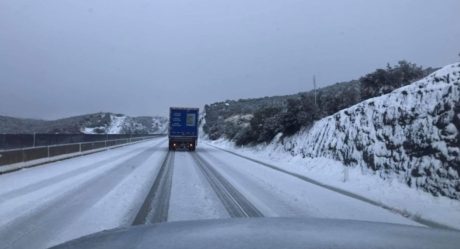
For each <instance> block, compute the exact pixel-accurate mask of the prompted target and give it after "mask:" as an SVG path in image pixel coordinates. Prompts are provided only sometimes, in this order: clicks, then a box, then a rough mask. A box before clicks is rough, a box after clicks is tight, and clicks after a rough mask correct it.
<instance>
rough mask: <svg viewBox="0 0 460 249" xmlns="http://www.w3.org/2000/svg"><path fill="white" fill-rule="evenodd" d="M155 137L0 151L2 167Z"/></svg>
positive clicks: (0, 164)
mask: <svg viewBox="0 0 460 249" xmlns="http://www.w3.org/2000/svg"><path fill="white" fill-rule="evenodd" d="M155 137H158V136H146V137H130V138H124V139H112V140H102V141H92V142H81V143H70V144H57V145H49V146H39V147H29V148H20V149H11V150H2V151H0V167H1V166H6V165H10V164H15V163H22V162H28V161H32V160H37V159H43V158H51V157H55V156H60V155H65V154H71V153H84V152H89V151H92V150H96V149H103V148H109V147H113V146H117V145H122V144H127V143H132V142H138V141H142V140H146V139H151V138H155Z"/></svg>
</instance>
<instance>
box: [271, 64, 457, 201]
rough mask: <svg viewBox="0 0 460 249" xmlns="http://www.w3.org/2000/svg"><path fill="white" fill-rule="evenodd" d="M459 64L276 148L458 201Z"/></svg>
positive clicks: (368, 102)
mask: <svg viewBox="0 0 460 249" xmlns="http://www.w3.org/2000/svg"><path fill="white" fill-rule="evenodd" d="M459 131H460V63H456V64H452V65H449V66H446V67H444V68H442V69H440V70H438V71H436V72H434V73H432V74H430V75H429V76H428V77H426V78H424V79H422V80H419V81H417V82H415V83H412V84H410V85H408V86H405V87H402V88H399V89H397V90H395V91H393V92H391V93H389V94H386V95H383V96H380V97H376V98H372V99H368V100H366V101H363V102H361V103H359V104H357V105H354V106H352V107H350V108H347V109H344V110H342V111H340V112H338V113H336V114H334V115H331V116H329V117H326V118H324V119H322V120H320V121H318V122H316V123H315V124H314V125H313V126H312V127H309V128H308V129H305V130H303V131H302V132H301V133H299V134H297V135H295V136H293V137H290V138H287V139H285V140H284V141H281V143H280V144H279V145H278V149H282V150H285V151H289V152H290V153H291V154H293V155H302V156H305V157H327V158H332V159H336V160H340V161H342V162H344V163H345V165H347V166H352V167H362V169H363V170H366V171H371V172H375V173H376V174H379V175H380V176H381V177H382V178H397V179H399V180H400V181H403V182H405V183H406V184H407V185H409V186H411V187H417V188H420V189H423V190H425V191H427V192H430V193H432V194H433V195H444V196H448V197H450V198H453V199H460V178H459V174H460V132H459Z"/></svg>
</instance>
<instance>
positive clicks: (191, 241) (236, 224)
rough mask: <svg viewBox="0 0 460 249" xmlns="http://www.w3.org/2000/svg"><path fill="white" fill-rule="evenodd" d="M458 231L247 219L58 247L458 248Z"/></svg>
mask: <svg viewBox="0 0 460 249" xmlns="http://www.w3.org/2000/svg"><path fill="white" fill-rule="evenodd" d="M459 245H460V232H456V231H449V230H440V229H431V228H423V227H415V226H405V225H396V224H387V223H375V222H365V221H351V220H335V219H313V218H250V219H220V220H203V221H185V222H170V223H161V224H155V225H148V226H135V227H130V228H126V229H115V230H109V231H104V232H100V233H97V234H94V235H89V236H85V237H82V238H80V239H77V240H73V241H70V242H67V243H64V244H62V245H59V246H56V247H53V248H54V249H58V248H60V249H61V248H68V249H70V248H72V249H76V248H98V249H106V248H110V249H127V248H137V249H147V248H168V249H169V248H171V249H172V248H174V249H176V248H200V249H206V248H218V249H230V248H232V249H233V248H235V249H236V248H238V249H244V248H264V249H270V248H304V249H305V248H316V249H318V248H355V249H356V248H367V249H369V248H386V249H388V248H417V249H420V248H459Z"/></svg>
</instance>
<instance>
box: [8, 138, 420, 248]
mask: <svg viewBox="0 0 460 249" xmlns="http://www.w3.org/2000/svg"><path fill="white" fill-rule="evenodd" d="M263 216H265V217H319V218H339V219H354V220H367V221H379V222H390V223H398V224H408V225H416V226H423V225H421V224H419V223H416V222H414V221H412V220H410V219H407V218H405V217H403V216H401V215H399V214H397V213H393V212H391V211H389V210H386V209H383V208H381V207H377V206H375V205H372V204H370V203H366V202H363V201H361V200H357V199H355V198H352V197H350V196H346V195H343V194H340V193H337V192H334V191H331V190H329V189H326V188H322V187H320V186H317V185H315V184H312V183H309V182H307V181H304V180H302V179H299V178H297V177H293V176H292V175H289V174H286V173H283V172H281V171H278V170H275V169H272V168H269V167H266V166H264V165H261V164H258V163H257V162H254V161H250V160H247V159H245V158H242V157H239V156H237V155H233V154H231V153H228V152H225V151H222V150H219V149H216V148H214V147H211V146H207V145H205V144H203V143H201V144H200V146H199V147H198V149H197V151H196V152H180V151H178V152H169V151H168V148H167V141H166V139H165V138H156V139H153V140H149V141H146V142H141V143H138V144H134V145H130V146H126V147H121V148H117V149H113V150H108V151H104V152H100V153H96V154H91V155H87V156H83V157H79V158H73V159H69V160H65V161H60V162H54V163H50V164H46V165H43V166H40V167H36V168H30V169H25V170H21V171H17V172H13V173H9V174H5V175H0V248H2V249H3V248H31V247H32V248H47V247H50V246H53V245H56V244H59V243H62V242H65V241H68V240H71V239H74V238H78V237H81V236H83V235H87V234H91V233H94V232H98V231H102V230H106V229H112V228H116V227H127V226H131V225H139V224H150V223H157V222H168V221H179V220H199V219H215V218H233V217H263Z"/></svg>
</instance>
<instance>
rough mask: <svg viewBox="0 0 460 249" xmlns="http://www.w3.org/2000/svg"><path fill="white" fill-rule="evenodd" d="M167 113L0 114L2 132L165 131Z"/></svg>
mask: <svg viewBox="0 0 460 249" xmlns="http://www.w3.org/2000/svg"><path fill="white" fill-rule="evenodd" d="M167 123H168V119H167V118H165V117H129V116H126V115H123V114H114V113H102V112H101V113H93V114H87V115H81V116H75V117H69V118H63V119H57V120H52V121H47V120H37V119H23V118H14V117H7V116H0V133H6V134H18V133H34V132H35V133H60V134H75V133H83V134H165V133H166V132H167Z"/></svg>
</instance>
